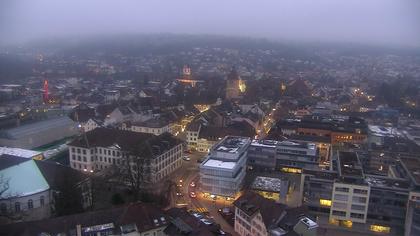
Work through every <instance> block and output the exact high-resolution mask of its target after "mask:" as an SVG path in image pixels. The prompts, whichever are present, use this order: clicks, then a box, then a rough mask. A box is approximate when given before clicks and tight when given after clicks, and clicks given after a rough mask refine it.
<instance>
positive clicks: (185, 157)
mask: <svg viewBox="0 0 420 236" xmlns="http://www.w3.org/2000/svg"><path fill="white" fill-rule="evenodd" d="M182 159H183V160H184V161H190V160H191V158H190V157H189V156H184V157H182Z"/></svg>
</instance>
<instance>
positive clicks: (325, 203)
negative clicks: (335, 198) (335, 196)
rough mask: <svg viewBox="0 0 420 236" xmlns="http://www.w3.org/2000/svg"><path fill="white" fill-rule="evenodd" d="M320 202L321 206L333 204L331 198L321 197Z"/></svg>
mask: <svg viewBox="0 0 420 236" xmlns="http://www.w3.org/2000/svg"><path fill="white" fill-rule="evenodd" d="M319 204H320V205H321V206H331V200H326V199H319Z"/></svg>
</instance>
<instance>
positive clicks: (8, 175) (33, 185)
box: [0, 160, 50, 198]
mask: <svg viewBox="0 0 420 236" xmlns="http://www.w3.org/2000/svg"><path fill="white" fill-rule="evenodd" d="M0 176H2V178H3V179H4V180H6V181H8V187H9V188H8V189H7V190H6V191H5V192H3V194H2V196H1V198H12V197H16V196H26V195H32V194H35V193H39V192H43V191H46V190H48V189H49V188H50V186H49V185H48V183H47V181H46V179H45V178H44V176H43V175H42V173H41V171H40V170H39V168H38V166H37V165H36V164H35V161H34V160H28V161H25V162H21V163H19V164H17V165H13V166H10V167H8V168H6V169H3V170H1V171H0Z"/></svg>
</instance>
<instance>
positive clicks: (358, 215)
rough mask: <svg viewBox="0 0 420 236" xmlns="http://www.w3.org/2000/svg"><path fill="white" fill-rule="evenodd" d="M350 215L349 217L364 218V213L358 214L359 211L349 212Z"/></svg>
mask: <svg viewBox="0 0 420 236" xmlns="http://www.w3.org/2000/svg"><path fill="white" fill-rule="evenodd" d="M350 217H351V218H357V219H363V218H365V215H364V214H359V213H350Z"/></svg>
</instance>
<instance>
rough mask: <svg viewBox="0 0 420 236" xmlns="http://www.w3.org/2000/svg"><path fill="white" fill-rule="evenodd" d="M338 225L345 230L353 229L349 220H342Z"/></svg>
mask: <svg viewBox="0 0 420 236" xmlns="http://www.w3.org/2000/svg"><path fill="white" fill-rule="evenodd" d="M340 225H342V226H344V227H347V228H351V227H353V222H352V221H351V220H342V221H340Z"/></svg>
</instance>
